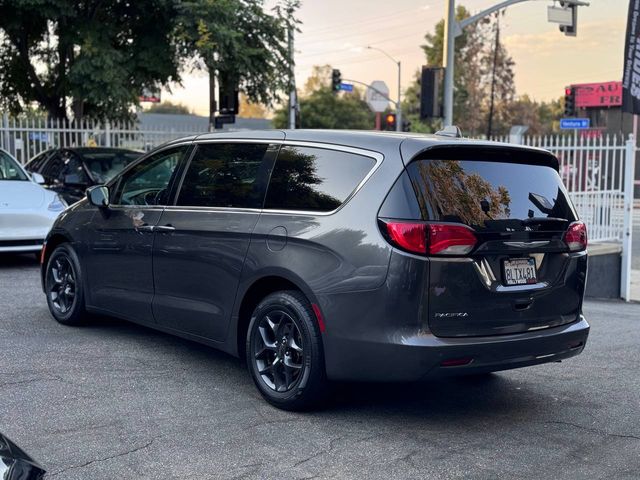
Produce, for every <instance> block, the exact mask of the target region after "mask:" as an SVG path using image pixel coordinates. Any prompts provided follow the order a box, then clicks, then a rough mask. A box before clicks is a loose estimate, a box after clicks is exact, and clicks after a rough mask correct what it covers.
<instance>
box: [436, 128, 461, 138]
mask: <svg viewBox="0 0 640 480" xmlns="http://www.w3.org/2000/svg"><path fill="white" fill-rule="evenodd" d="M436 135H438V136H440V137H453V138H462V131H461V130H460V128H458V127H457V126H456V125H449V126H448V127H444V128H443V129H442V130H438V131H437V132H436Z"/></svg>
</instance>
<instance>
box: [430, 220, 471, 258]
mask: <svg viewBox="0 0 640 480" xmlns="http://www.w3.org/2000/svg"><path fill="white" fill-rule="evenodd" d="M476 242H477V239H476V236H475V235H474V234H473V231H472V230H471V229H470V228H469V227H465V226H463V225H447V224H446V223H432V224H430V225H429V253H430V254H431V255H436V254H438V255H466V254H467V253H469V252H470V251H471V250H473V247H475V245H476Z"/></svg>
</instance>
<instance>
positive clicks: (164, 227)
mask: <svg viewBox="0 0 640 480" xmlns="http://www.w3.org/2000/svg"><path fill="white" fill-rule="evenodd" d="M153 231H154V232H160V233H171V232H175V231H176V227H174V226H173V225H157V226H156V227H155V228H154V229H153Z"/></svg>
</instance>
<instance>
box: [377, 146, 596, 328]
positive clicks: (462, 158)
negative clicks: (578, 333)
mask: <svg viewBox="0 0 640 480" xmlns="http://www.w3.org/2000/svg"><path fill="white" fill-rule="evenodd" d="M414 200H415V201H414ZM379 218H380V223H381V229H382V230H383V233H385V234H386V235H387V236H388V238H390V241H391V242H392V243H395V244H396V246H399V248H401V249H405V250H407V245H408V249H409V251H412V253H418V251H419V249H420V248H423V247H419V248H418V249H417V250H416V249H413V247H412V246H411V243H406V242H404V241H403V240H402V239H400V240H399V242H400V243H398V239H399V238H400V237H399V234H397V232H399V231H402V232H405V231H408V230H407V229H408V228H409V227H407V225H406V223H405V222H407V221H411V222H413V223H411V224H415V225H416V228H418V230H420V232H418V233H417V235H418V236H419V237H420V238H422V233H421V232H424V235H425V236H426V240H425V246H424V248H425V249H426V250H425V252H424V253H425V256H427V257H428V260H427V261H428V262H429V281H428V305H429V307H428V309H427V312H426V314H427V315H428V324H429V327H430V329H431V331H432V332H433V333H434V334H435V335H437V336H443V337H461V336H483V335H500V334H508V333H517V332H525V331H530V330H537V329H544V328H549V327H553V326H557V325H562V324H566V323H570V322H573V321H575V320H576V319H577V318H578V316H579V314H580V310H581V305H582V296H583V291H584V284H585V279H586V254H585V252H584V249H585V248H586V230H584V225H583V224H581V223H580V222H578V218H577V215H576V212H575V209H574V208H573V206H572V204H571V201H570V200H569V197H568V194H567V191H566V190H565V188H564V186H563V185H562V181H561V179H560V177H559V175H558V172H557V161H556V160H555V159H554V158H553V157H552V156H550V155H549V154H546V153H544V152H536V151H531V150H526V149H517V148H509V149H506V148H495V149H491V148H489V149H487V148H484V149H480V150H477V151H476V150H472V149H462V150H456V149H445V150H437V149H434V150H432V151H427V152H426V153H423V154H421V155H420V156H418V157H417V158H416V159H414V160H412V161H411V162H410V163H409V164H408V165H407V167H406V170H405V172H404V173H403V174H402V176H401V177H400V178H399V179H398V181H397V182H396V184H395V185H394V187H393V188H392V190H391V192H390V193H389V196H388V197H387V199H386V200H385V203H384V204H383V207H382V208H381V210H380V213H379ZM394 222H399V227H398V226H394ZM421 224H422V225H423V226H421ZM394 229H395V230H394ZM389 235H391V237H394V238H395V241H394V238H391V237H389ZM415 235H416V233H415V232H414V237H415ZM403 242H404V243H405V245H403Z"/></svg>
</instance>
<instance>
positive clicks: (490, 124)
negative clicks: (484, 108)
mask: <svg viewBox="0 0 640 480" xmlns="http://www.w3.org/2000/svg"><path fill="white" fill-rule="evenodd" d="M499 47H500V12H498V13H496V44H495V46H494V47H493V67H492V69H491V99H490V103H489V121H488V122H487V140H490V139H491V133H492V132H491V130H492V129H493V109H494V102H495V95H496V68H497V65H498V48H499Z"/></svg>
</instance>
